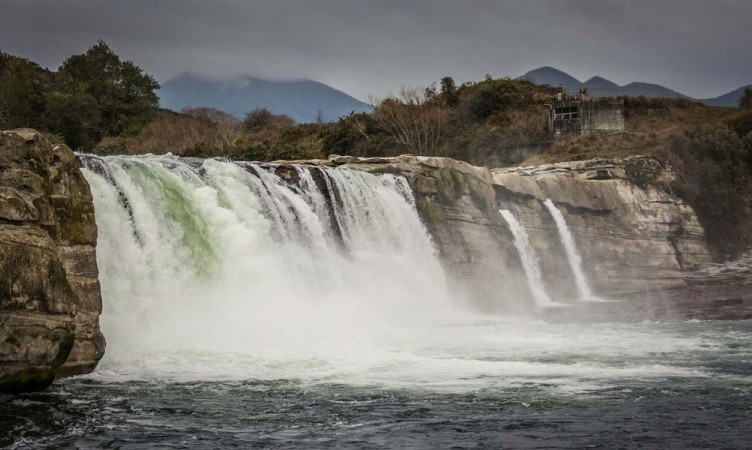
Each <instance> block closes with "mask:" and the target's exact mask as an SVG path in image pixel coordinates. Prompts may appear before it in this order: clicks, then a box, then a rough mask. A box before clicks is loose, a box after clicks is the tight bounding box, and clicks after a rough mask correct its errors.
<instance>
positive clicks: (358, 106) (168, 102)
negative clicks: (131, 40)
mask: <svg viewBox="0 0 752 450" xmlns="http://www.w3.org/2000/svg"><path fill="white" fill-rule="evenodd" d="M159 97H160V100H161V106H162V107H163V108H167V109H171V110H174V111H180V110H181V109H183V108H185V107H200V106H208V107H211V108H217V109H220V110H222V111H225V112H227V113H230V114H232V115H233V116H236V117H238V118H242V117H243V116H244V115H245V113H247V112H248V111H250V110H252V109H255V108H268V109H269V110H270V111H271V112H273V113H275V114H286V115H288V116H290V117H292V118H293V119H294V120H295V121H296V122H299V123H308V122H314V121H316V117H317V115H318V113H319V111H321V113H322V114H323V117H324V119H325V120H327V121H334V120H337V119H339V118H340V117H342V116H346V115H348V114H350V113H351V112H352V111H356V112H363V111H369V110H370V106H369V105H368V104H366V103H364V102H361V101H360V100H358V99H356V98H354V97H351V96H349V95H347V94H345V93H344V92H342V91H338V90H336V89H334V88H332V87H330V86H327V85H325V84H323V83H319V82H317V81H312V80H294V81H273V80H265V79H261V78H255V77H251V76H244V77H239V78H235V79H232V80H214V79H209V78H203V77H199V76H196V75H193V74H190V73H183V74H181V75H179V76H177V77H175V78H172V79H171V80H169V81H167V82H165V83H163V84H162V88H161V89H160V90H159Z"/></svg>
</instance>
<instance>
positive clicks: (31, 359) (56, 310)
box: [0, 129, 104, 391]
mask: <svg viewBox="0 0 752 450" xmlns="http://www.w3.org/2000/svg"><path fill="white" fill-rule="evenodd" d="M96 239H97V228H96V224H95V221H94V207H93V204H92V199H91V192H90V191H89V186H88V184H87V182H86V180H85V179H84V177H83V175H82V174H81V172H80V170H79V169H78V166H77V164H76V159H75V156H74V155H73V152H72V151H71V150H70V149H69V148H68V147H66V146H64V145H55V146H53V145H51V144H50V143H49V142H48V141H47V140H46V139H44V138H43V137H42V136H41V135H40V134H39V133H37V132H36V131H34V130H29V129H20V130H13V131H4V132H0V327H1V328H0V390H2V391H20V390H29V389H35V388H40V387H44V386H46V385H48V384H49V383H51V382H52V380H53V379H54V377H55V376H66V375H73V374H80V373H87V372H90V371H92V370H93V369H94V367H95V366H96V364H97V362H98V361H99V359H100V358H101V357H102V355H103V353H104V338H103V336H102V334H101V333H100V331H99V313H100V312H101V308H102V302H101V297H100V291H99V282H98V280H97V266H96V254H95V246H96Z"/></svg>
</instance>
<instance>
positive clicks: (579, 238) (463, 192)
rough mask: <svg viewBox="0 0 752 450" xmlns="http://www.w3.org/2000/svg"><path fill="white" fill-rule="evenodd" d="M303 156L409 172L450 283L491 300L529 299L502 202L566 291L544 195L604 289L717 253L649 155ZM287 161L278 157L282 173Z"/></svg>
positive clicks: (553, 286)
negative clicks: (517, 162)
mask: <svg viewBox="0 0 752 450" xmlns="http://www.w3.org/2000/svg"><path fill="white" fill-rule="evenodd" d="M296 162H298V163H305V164H314V165H327V166H337V167H342V168H348V169H353V170H365V171H368V172H372V173H395V174H399V175H403V176H405V177H406V178H407V180H408V181H409V183H410V185H411V187H412V189H413V192H414V194H415V201H416V206H417V208H418V212H419V213H420V215H421V218H422V219H423V221H424V223H425V224H426V227H427V228H428V230H429V232H430V234H431V235H432V237H433V239H434V242H435V243H436V247H437V250H438V253H439V255H440V257H441V260H442V263H443V264H444V267H445V269H446V273H447V275H448V277H449V279H450V280H449V281H450V283H451V284H452V285H453V287H455V288H457V290H458V292H464V293H467V296H468V297H472V298H473V299H474V300H475V301H478V300H479V301H480V303H481V305H482V306H485V307H487V308H488V309H496V307H497V306H498V304H499V299H500V298H504V299H506V306H509V303H510V301H509V299H520V301H519V306H520V307H522V308H524V307H525V305H530V303H531V302H530V301H529V296H530V292H529V289H528V287H527V284H526V281H525V277H524V274H523V272H522V268H521V264H520V260H519V255H518V252H517V250H516V248H515V247H514V244H513V237H512V235H511V233H510V231H509V229H508V226H507V224H506V223H505V222H504V221H503V219H502V217H501V215H500V214H499V212H498V210H499V209H509V210H510V211H512V212H513V213H514V215H515V216H516V217H517V219H518V220H519V222H520V223H521V224H522V225H523V226H524V227H525V228H526V230H527V232H528V234H529V236H530V240H531V243H532V245H533V247H534V248H535V250H536V251H537V254H538V255H539V256H540V260H541V266H542V271H543V273H544V282H545V284H546V287H547V290H548V291H549V292H552V293H556V294H557V296H560V297H564V298H571V299H574V298H576V296H577V293H576V286H575V285H574V282H573V273H572V270H571V267H570V266H569V262H568V260H567V258H566V254H565V251H564V249H563V246H562V244H561V239H560V237H559V234H558V230H557V227H556V224H555V222H554V220H553V218H552V216H551V214H550V212H549V211H548V210H547V209H546V208H545V206H544V205H543V201H545V200H546V199H551V200H552V201H553V202H554V203H555V205H556V206H557V207H558V208H559V210H560V211H561V212H562V214H563V216H564V218H565V220H566V222H567V224H568V226H569V228H570V231H571V232H572V234H573V235H574V239H575V241H576V245H577V247H578V249H579V251H580V253H581V256H582V259H583V263H584V264H583V266H584V269H585V271H586V276H587V277H588V279H589V281H590V282H591V284H592V285H593V287H594V288H595V291H596V294H598V295H602V296H606V297H608V296H621V295H634V294H636V293H641V292H648V291H658V290H661V289H667V288H679V287H683V286H685V285H686V282H685V275H686V274H687V273H689V272H691V271H693V270H695V269H696V268H697V267H698V266H700V265H703V264H705V263H708V262H709V261H710V260H711V256H710V253H709V251H708V249H707V247H706V245H705V240H704V232H703V229H702V227H701V226H700V224H699V222H698V220H697V216H696V215H695V213H694V211H693V210H692V208H691V207H690V206H689V205H687V204H685V203H684V202H683V201H682V200H681V199H679V198H678V197H676V196H675V195H673V194H672V193H671V191H670V189H669V188H668V186H669V184H670V182H671V181H672V180H673V177H674V174H673V172H672V171H671V169H670V168H668V167H666V166H664V165H662V164H661V163H659V162H658V161H656V160H655V159H652V158H648V157H628V158H624V159H597V160H588V161H574V162H565V163H557V164H547V165H541V166H533V167H515V168H505V169H493V170H489V169H486V168H482V167H475V166H471V165H469V164H467V163H464V162H460V161H455V160H451V159H447V158H440V157H422V156H412V155H402V156H399V157H394V158H357V157H352V156H337V155H332V156H331V157H330V158H329V159H328V160H309V161H296ZM288 164H289V162H283V161H280V162H277V163H275V164H274V165H275V167H276V170H277V173H278V174H279V175H280V176H282V177H283V178H285V177H286V174H288V173H290V172H289V171H288V169H287V168H289V166H288ZM511 303H514V301H512V302H511Z"/></svg>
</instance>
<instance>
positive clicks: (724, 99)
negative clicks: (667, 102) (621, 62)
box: [520, 67, 752, 106]
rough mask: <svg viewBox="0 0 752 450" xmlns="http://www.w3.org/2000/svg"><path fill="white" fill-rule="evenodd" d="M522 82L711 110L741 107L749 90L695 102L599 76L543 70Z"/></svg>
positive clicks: (654, 87) (644, 85)
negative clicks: (693, 104)
mask: <svg viewBox="0 0 752 450" xmlns="http://www.w3.org/2000/svg"><path fill="white" fill-rule="evenodd" d="M520 78H523V79H527V80H530V81H532V82H534V83H536V84H548V85H550V86H555V87H563V88H564V89H566V90H567V91H569V92H578V91H579V90H580V89H587V90H588V94H589V95H591V96H603V95H627V96H638V95H644V96H647V97H672V98H689V99H693V100H698V101H700V102H702V103H705V104H706V105H711V106H737V105H738V104H739V99H740V98H741V96H742V93H743V92H744V89H745V88H746V87H747V86H742V87H740V88H738V89H735V90H733V91H731V92H727V93H726V94H723V95H720V96H718V97H713V98H692V97H690V96H688V95H685V94H682V93H680V92H677V91H674V90H673V89H669V88H667V87H665V86H661V85H660V84H653V83H641V82H634V83H629V84H625V85H624V86H620V85H618V84H616V83H614V82H613V81H610V80H607V79H605V78H603V77H599V76H594V77H592V78H590V79H589V80H587V81H584V82H583V81H580V80H578V79H577V78H575V77H573V76H571V75H569V74H568V73H566V72H563V71H561V70H559V69H555V68H553V67H540V68H538V69H535V70H531V71H529V72H527V73H526V74H525V75H523V76H521V77H520ZM750 86H752V85H750Z"/></svg>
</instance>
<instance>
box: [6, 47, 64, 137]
mask: <svg viewBox="0 0 752 450" xmlns="http://www.w3.org/2000/svg"><path fill="white" fill-rule="evenodd" d="M51 77H52V75H51V73H50V72H49V71H47V70H45V69H43V68H42V67H40V66H39V65H37V64H36V63H33V62H31V61H29V60H28V59H24V58H19V57H17V56H12V55H8V54H5V53H2V52H0V129H2V130H5V129H10V128H22V127H31V128H39V129H46V128H47V127H46V124H45V123H44V117H43V116H44V110H45V108H46V100H45V93H46V92H47V91H49V89H50V83H51Z"/></svg>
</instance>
